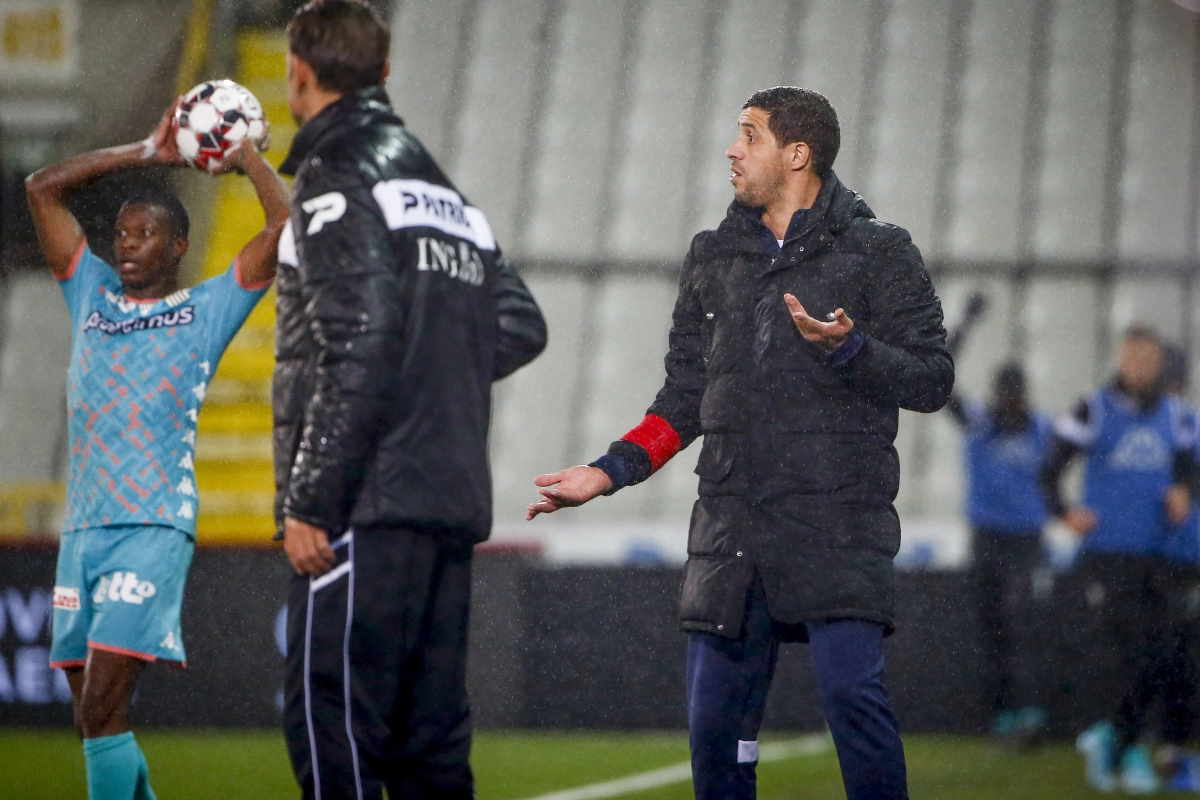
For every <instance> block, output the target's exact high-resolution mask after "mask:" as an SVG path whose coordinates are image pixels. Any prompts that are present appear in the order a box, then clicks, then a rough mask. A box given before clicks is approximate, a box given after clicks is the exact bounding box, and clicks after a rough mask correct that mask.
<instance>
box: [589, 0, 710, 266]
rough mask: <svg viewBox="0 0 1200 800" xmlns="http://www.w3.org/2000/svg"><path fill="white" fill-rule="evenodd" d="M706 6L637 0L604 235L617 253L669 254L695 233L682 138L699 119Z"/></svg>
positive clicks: (681, 0)
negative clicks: (637, 14)
mask: <svg viewBox="0 0 1200 800" xmlns="http://www.w3.org/2000/svg"><path fill="white" fill-rule="evenodd" d="M708 8H709V5H708V4H705V3H694V2H689V0H647V2H645V3H643V4H642V6H641V9H642V10H641V16H640V17H639V18H638V24H637V27H636V34H635V35H636V48H635V50H634V62H633V64H632V65H631V66H632V67H633V72H632V74H631V75H630V76H629V87H628V89H627V97H628V99H627V100H626V105H625V106H624V107H623V108H622V111H621V127H620V132H619V133H618V134H617V139H616V141H615V142H614V144H615V150H616V154H617V156H618V162H617V166H616V169H615V170H614V172H613V174H612V185H611V187H610V189H609V191H610V193H611V202H612V212H613V214H612V227H611V229H610V230H609V231H608V232H607V237H606V238H607V244H608V247H609V249H610V250H611V252H612V254H613V255H614V256H615V257H617V258H621V259H631V260H643V259H669V260H671V261H675V260H678V259H679V257H680V255H681V254H682V253H684V252H685V251H686V250H687V246H688V242H689V241H690V240H691V237H692V233H694V231H689V230H687V225H686V224H685V223H687V222H690V219H687V218H686V217H689V216H690V214H688V205H689V204H690V203H691V202H692V196H693V195H694V193H695V192H694V189H689V187H690V186H691V181H690V175H691V167H692V164H691V159H689V157H688V148H687V147H686V144H685V143H686V142H688V141H689V140H690V138H691V134H690V133H689V131H690V130H691V128H692V127H693V126H694V125H696V124H697V122H699V121H700V118H699V115H698V113H697V112H698V108H697V101H698V99H699V92H700V89H701V83H700V81H701V79H702V77H703V75H704V46H705V35H704V33H705V27H706V24H707V19H706V14H707V11H706V9H708Z"/></svg>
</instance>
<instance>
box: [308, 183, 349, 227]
mask: <svg viewBox="0 0 1200 800" xmlns="http://www.w3.org/2000/svg"><path fill="white" fill-rule="evenodd" d="M300 207H301V208H302V209H304V210H305V212H307V213H309V214H312V219H310V220H309V221H308V230H307V231H305V233H307V235H309V236H312V235H313V234H314V233H320V232H321V230H322V229H323V228H324V227H325V226H326V225H327V224H329V223H330V222H337V221H338V220H339V219H341V218H342V215H343V214H345V213H346V195H344V194H342V193H341V192H329V193H328V194H323V195H320V196H318V197H314V198H312V199H311V200H305V201H304V202H303V203H301V204H300Z"/></svg>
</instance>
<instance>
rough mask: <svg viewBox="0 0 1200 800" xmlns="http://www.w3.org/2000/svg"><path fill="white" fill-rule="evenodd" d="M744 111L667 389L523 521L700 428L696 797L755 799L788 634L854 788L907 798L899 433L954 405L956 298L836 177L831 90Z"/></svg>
mask: <svg viewBox="0 0 1200 800" xmlns="http://www.w3.org/2000/svg"><path fill="white" fill-rule="evenodd" d="M738 122H739V129H740V133H739V135H738V137H737V139H736V140H735V141H734V143H733V144H732V145H731V146H730V148H729V150H728V151H727V153H726V155H727V156H728V157H729V159H730V162H731V167H730V169H731V173H732V174H731V176H730V181H731V183H732V184H733V189H734V200H733V203H732V204H731V205H730V207H729V211H728V213H727V214H726V217H725V220H724V221H723V222H722V223H721V225H720V226H719V227H718V228H717V229H716V230H714V231H704V232H702V233H700V234H698V235H697V236H696V237H695V238H694V239H693V240H692V246H691V249H690V250H689V251H688V254H687V256H686V257H685V259H684V262H683V270H682V273H681V274H680V279H679V280H680V284H679V296H678V299H677V301H676V304H675V311H674V315H673V318H672V327H671V335H670V350H669V351H668V353H667V357H666V371H667V380H666V384H665V385H664V386H663V388H662V390H661V391H660V392H659V393H658V397H657V399H656V400H655V401H654V403H653V404H652V405H651V406H650V409H649V413H648V414H647V416H646V417H645V419H644V420H643V421H642V422H641V423H640V424H639V425H637V426H636V427H635V428H633V430H631V431H629V432H628V433H627V434H626V435H625V436H624V437H622V438H621V439H620V440H619V441H617V442H614V443H613V445H612V446H611V447H610V448H609V451H608V453H607V455H604V456H602V457H601V458H599V459H598V460H596V461H594V462H592V464H590V465H588V466H578V467H571V468H569V469H566V470H563V471H561V472H557V473H554V474H551V475H542V476H540V477H538V478H537V479H536V484H537V486H539V487H540V489H541V495H542V497H541V499H540V500H539V501H538V502H535V503H533V504H531V505H530V506H529V511H528V515H527V517H528V518H529V519H533V518H534V517H536V516H537V515H538V514H543V513H552V512H554V511H557V510H558V509H560V508H564V507H567V506H578V505H581V504H583V503H586V502H588V501H590V500H592V499H594V498H596V497H598V496H600V495H602V494H612V493H613V492H616V491H618V490H620V489H621V488H623V487H625V486H630V485H632V484H635V483H639V482H641V481H644V480H646V479H647V478H649V477H650V476H651V475H652V474H653V473H654V472H655V471H657V470H658V469H659V468H660V467H662V465H663V464H665V463H666V462H667V460H668V459H670V458H671V457H672V456H674V455H675V454H676V453H678V452H679V451H680V450H682V449H683V448H684V447H686V446H687V445H688V444H690V443H691V442H692V441H694V440H695V439H696V438H697V437H698V436H700V435H703V436H704V449H703V450H702V451H701V453H700V459H699V462H698V464H697V466H696V472H697V473H698V474H699V475H700V487H699V488H700V498H699V501H698V502H697V503H696V506H695V509H694V511H693V513H692V522H691V531H690V534H689V541H688V556H689V557H688V562H687V566H686V567H685V569H684V578H683V588H682V591H681V602H680V616H681V618H682V627H683V629H684V630H685V631H687V632H688V633H689V641H688V669H687V680H688V718H689V727H690V733H691V748H692V777H693V782H694V785H695V788H696V796H697V797H698V798H702V799H703V800H708V799H709V798H711V799H712V800H716V799H717V798H720V800H736V799H737V798H752V797H754V796H755V764H756V763H757V761H758V741H757V740H758V727H759V724H760V723H761V721H762V714H763V709H764V707H765V704H766V698H767V690H768V687H769V686H770V683H771V676H772V674H773V672H774V667H775V660H776V656H777V654H778V648H779V643H780V642H781V641H807V642H808V643H809V653H810V655H811V657H812V663H813V672H814V675H815V677H816V682H817V686H818V688H819V690H820V693H821V698H822V706H823V709H824V712H825V719H826V721H827V722H828V723H829V728H830V730H831V732H832V734H833V741H834V744H835V746H836V747H837V753H838V760H839V762H840V763H841V767H842V779H843V782H844V784H845V788H846V796H847V798H849V800H866V799H867V798H870V799H871V800H893V799H895V798H905V797H907V796H908V788H907V778H906V774H905V764H904V750H903V745H902V744H901V741H900V734H899V730H898V727H897V724H896V719H895V717H894V715H893V714H892V710H891V706H890V701H889V699H888V694H887V691H886V689H885V687H884V681H883V638H884V636H886V635H887V634H889V633H890V632H891V631H892V629H893V628H894V625H895V623H894V620H893V613H894V611H893V605H894V587H893V581H892V559H893V557H894V556H895V554H896V551H897V549H898V548H899V544H900V521H899V518H898V517H897V515H896V510H895V508H894V506H893V502H894V500H895V497H896V491H897V489H898V488H899V482H900V469H899V463H898V460H897V457H896V451H895V448H894V446H893V442H894V440H895V436H896V427H897V419H898V416H899V410H900V409H901V408H906V409H911V410H914V411H923V412H932V411H936V410H938V409H939V408H941V407H942V405H944V404H945V402H946V401H947V399H948V398H949V395H950V390H951V387H952V386H953V383H954V365H953V362H952V360H951V358H950V355H949V353H948V352H947V350H946V331H945V328H943V326H942V308H941V302H940V301H939V300H938V298H937V296H936V295H935V294H934V291H933V285H932V283H931V281H930V278H929V273H928V272H927V271H926V270H925V267H924V264H923V263H922V261H921V255H920V253H919V252H918V250H917V248H916V246H914V245H913V243H912V240H911V239H910V238H909V235H908V233H907V232H905V231H904V230H903V229H901V228H898V227H896V226H894V225H889V224H887V223H884V222H881V221H880V220H877V219H876V218H875V215H874V214H873V213H872V212H871V210H870V208H868V207H867V204H866V202H865V201H864V200H863V199H862V198H861V197H860V196H858V195H857V194H855V193H854V192H853V191H851V190H850V189H848V188H847V187H845V186H844V185H842V183H841V182H840V181H839V180H838V179H837V176H836V175H835V174H834V172H833V169H832V168H833V162H834V158H835V157H836V156H837V151H838V145H839V141H840V129H839V127H838V119H837V114H836V112H835V111H834V109H833V106H831V105H830V103H829V101H828V100H826V99H825V98H824V97H823V96H822V95H820V94H819V93H817V92H814V91H812V90H809V89H800V88H795V87H777V88H774V89H765V90H763V91H760V92H756V93H755V94H754V95H753V96H752V97H751V98H750V99H749V100H748V101H747V102H746V104H745V106H744V107H743V108H742V113H741V117H740V119H739V121H738Z"/></svg>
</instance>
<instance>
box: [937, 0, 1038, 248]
mask: <svg viewBox="0 0 1200 800" xmlns="http://www.w3.org/2000/svg"><path fill="white" fill-rule="evenodd" d="M1039 8H1041V6H1040V5H1039V4H1037V3H1035V2H1033V0H1009V2H1006V3H1003V4H1000V3H976V4H974V5H973V6H972V7H971V9H972V10H971V16H970V19H969V21H968V26H967V32H966V41H965V42H964V45H963V47H964V51H965V52H964V56H965V64H964V72H963V75H962V81H961V84H960V87H959V90H958V91H959V97H958V103H957V105H958V120H957V124H956V125H955V126H954V130H951V131H950V132H949V135H950V136H951V137H952V138H953V140H954V151H953V152H954V155H953V161H952V162H951V164H953V165H954V167H955V172H954V180H953V185H952V186H951V187H949V188H950V193H951V196H950V205H949V209H948V210H949V213H950V219H949V229H948V231H947V241H946V251H947V256H948V257H949V258H954V259H966V260H974V261H983V260H988V259H991V260H1004V261H1012V260H1014V259H1016V258H1017V257H1018V256H1020V255H1022V254H1021V253H1020V252H1019V250H1018V248H1019V246H1020V240H1019V239H1018V236H1017V234H1018V232H1019V219H1018V217H1019V215H1020V214H1021V212H1022V210H1023V209H1022V197H1021V189H1022V184H1021V179H1022V174H1023V171H1022V169H1021V166H1022V165H1023V163H1024V156H1025V141H1026V140H1025V128H1026V122H1027V120H1028V114H1023V113H1021V114H1014V113H1013V109H1015V108H1021V107H1022V105H1023V104H1024V103H1026V102H1027V99H1028V98H1029V97H1030V94H1031V93H1030V82H1031V80H1030V54H1031V49H1032V43H1033V31H1034V24H1035V21H1034V15H1035V11H1036V10H1037V9H1039Z"/></svg>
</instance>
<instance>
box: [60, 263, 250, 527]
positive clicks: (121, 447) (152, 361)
mask: <svg viewBox="0 0 1200 800" xmlns="http://www.w3.org/2000/svg"><path fill="white" fill-rule="evenodd" d="M61 285H62V290H63V295H64V296H65V297H66V300H67V308H68V310H69V311H70V313H71V365H70V367H69V368H68V370H67V434H68V445H69V450H70V453H69V461H70V475H69V477H68V480H67V509H66V518H65V519H64V521H63V531H64V532H67V531H75V530H83V529H85V528H94V527H98V526H113V525H163V526H169V527H174V528H178V529H179V530H181V531H183V532H185V533H187V534H188V535H189V536H195V533H196V513H197V510H198V497H197V495H196V476H195V466H194V459H195V448H196V422H197V419H198V417H199V414H200V407H201V405H202V404H203V402H204V396H205V393H206V392H207V390H208V382H209V380H211V378H212V375H213V373H214V372H215V370H216V368H217V362H218V361H219V360H220V358H221V355H222V354H223V353H224V352H225V348H226V346H228V344H229V342H230V340H232V339H233V337H234V334H236V333H237V332H238V329H239V328H241V326H242V323H243V322H245V320H246V317H247V316H249V315H250V312H251V311H252V310H253V309H254V306H255V304H256V303H257V302H258V301H259V299H260V298H261V297H262V296H263V294H264V293H265V291H266V288H267V287H266V286H258V287H251V288H244V287H243V286H241V285H240V282H239V271H238V265H237V262H236V261H235V262H234V264H233V265H231V266H230V268H229V269H228V270H227V271H225V272H224V273H223V274H221V275H218V276H217V277H215V278H211V279H209V280H207V281H204V282H203V283H201V284H199V285H197V286H193V287H192V288H190V289H181V290H179V291H178V292H175V293H174V294H172V295H170V296H169V297H164V298H162V299H160V300H150V301H135V300H130V299H129V298H127V297H126V296H125V294H124V291H123V290H122V288H121V280H120V278H119V277H118V276H117V274H116V272H115V271H113V269H112V267H110V266H109V265H108V264H107V263H105V262H104V261H103V260H101V259H100V258H98V257H97V256H96V255H95V254H94V253H92V251H91V248H89V247H88V246H87V243H86V242H85V243H84V244H83V245H82V246H81V248H80V251H79V253H78V254H76V256H75V260H74V261H73V262H72V268H71V270H70V271H69V273H68V277H67V278H66V279H65V280H63V281H61Z"/></svg>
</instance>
